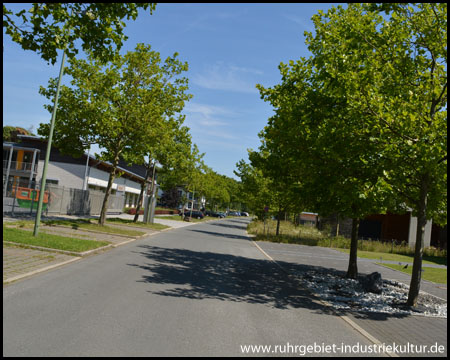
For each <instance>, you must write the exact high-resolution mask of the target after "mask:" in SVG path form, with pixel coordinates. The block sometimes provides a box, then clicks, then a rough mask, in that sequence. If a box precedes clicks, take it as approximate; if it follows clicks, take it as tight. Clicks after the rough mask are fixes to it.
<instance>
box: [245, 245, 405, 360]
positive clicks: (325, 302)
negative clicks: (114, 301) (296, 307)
mask: <svg viewBox="0 0 450 360" xmlns="http://www.w3.org/2000/svg"><path fill="white" fill-rule="evenodd" d="M252 243H253V244H254V245H255V246H256V247H257V248H258V249H259V250H260V251H261V252H262V253H263V254H264V255H265V256H266V257H267V258H268V259H269V260H270V261H272V262H273V263H274V264H276V265H277V266H278V267H279V268H280V269H281V270H283V272H285V273H286V274H288V276H290V274H289V273H288V272H287V271H286V270H285V269H283V267H282V266H281V265H280V264H278V263H277V262H276V261H275V260H274V259H273V258H272V257H271V256H270V255H269V254H267V253H266V252H265V251H264V250H263V249H262V248H261V247H260V246H259V245H258V244H257V243H256V242H254V241H253V240H252ZM290 277H291V276H290ZM291 278H292V277H291ZM292 279H293V280H296V279H295V278H292ZM300 287H301V288H302V289H304V290H306V291H309V292H310V293H312V294H313V295H314V296H315V297H316V298H317V300H318V301H319V302H320V303H321V304H322V305H324V306H326V307H329V308H330V309H331V310H332V311H333V313H334V314H335V315H337V316H339V317H340V318H341V319H342V320H344V321H345V322H346V323H347V324H348V325H350V326H351V327H352V328H353V329H354V330H356V331H357V332H359V333H360V334H361V335H363V336H364V337H366V338H367V339H368V340H369V341H371V342H373V343H374V344H375V345H378V346H381V345H382V342H381V341H379V340H378V339H377V338H376V337H374V336H373V335H371V334H369V333H368V332H367V331H366V330H364V329H363V328H361V327H360V326H359V325H358V324H356V323H355V322H354V321H353V320H351V319H350V318H349V317H347V316H346V315H341V314H339V313H338V312H337V311H336V310H335V309H334V307H333V306H332V305H331V304H330V303H329V302H328V301H326V300H323V299H322V298H321V297H320V296H319V295H318V294H316V293H315V292H314V291H312V290H311V289H308V288H304V287H303V286H301V285H300ZM386 355H387V356H390V357H399V355H397V354H394V353H387V354H386Z"/></svg>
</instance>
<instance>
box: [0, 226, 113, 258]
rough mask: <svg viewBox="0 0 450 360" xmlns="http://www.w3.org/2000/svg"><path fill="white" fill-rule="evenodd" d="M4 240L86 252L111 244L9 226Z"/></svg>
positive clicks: (5, 228)
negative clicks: (34, 233)
mask: <svg viewBox="0 0 450 360" xmlns="http://www.w3.org/2000/svg"><path fill="white" fill-rule="evenodd" d="M3 240H4V241H10V242H14V243H18V244H24V245H34V246H42V247H46V248H50V249H58V250H65V251H74V252H84V251H88V250H92V249H97V248H99V247H102V246H106V245H108V244H110V243H109V242H107V241H94V240H83V239H75V238H71V237H64V236H59V235H53V234H46V233H43V232H40V233H38V236H36V237H35V236H33V233H32V232H31V231H27V230H21V229H12V228H7V227H3Z"/></svg>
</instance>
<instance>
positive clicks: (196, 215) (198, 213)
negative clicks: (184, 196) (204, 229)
mask: <svg viewBox="0 0 450 360" xmlns="http://www.w3.org/2000/svg"><path fill="white" fill-rule="evenodd" d="M184 216H188V217H193V218H194V219H203V218H204V217H205V215H204V214H203V213H202V212H201V211H199V210H192V211H191V210H184Z"/></svg>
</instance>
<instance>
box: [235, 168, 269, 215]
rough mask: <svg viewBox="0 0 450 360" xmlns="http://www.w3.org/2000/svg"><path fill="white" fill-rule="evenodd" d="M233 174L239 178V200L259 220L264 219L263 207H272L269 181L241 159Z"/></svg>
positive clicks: (258, 170)
mask: <svg viewBox="0 0 450 360" xmlns="http://www.w3.org/2000/svg"><path fill="white" fill-rule="evenodd" d="M234 174H235V175H236V176H237V177H239V178H240V180H241V181H240V192H239V197H240V199H241V200H242V201H243V202H244V203H245V204H246V205H247V207H248V208H249V209H251V211H252V212H253V213H255V214H256V216H257V217H258V218H259V219H264V216H265V212H264V208H265V207H269V208H271V207H272V204H273V201H274V200H273V192H272V191H271V190H270V187H271V180H270V179H269V178H267V177H265V176H264V175H263V173H262V171H261V170H260V169H258V168H256V167H254V166H252V164H249V163H246V162H245V161H244V160H243V159H241V160H240V161H239V162H238V163H236V170H235V171H234Z"/></svg>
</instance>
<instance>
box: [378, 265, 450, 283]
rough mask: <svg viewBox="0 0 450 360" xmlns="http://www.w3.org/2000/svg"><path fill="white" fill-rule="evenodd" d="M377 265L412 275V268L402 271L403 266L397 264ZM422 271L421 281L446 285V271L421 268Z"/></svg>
mask: <svg viewBox="0 0 450 360" xmlns="http://www.w3.org/2000/svg"><path fill="white" fill-rule="evenodd" d="M377 264H379V263H377ZM379 265H383V266H387V267H389V268H391V269H394V270H399V271H401V272H404V273H406V274H409V275H411V274H412V266H408V268H406V269H404V268H403V265H397V264H379ZM422 270H424V271H423V272H422V279H424V280H428V281H431V282H435V283H438V284H447V269H441V268H432V267H426V266H423V267H422Z"/></svg>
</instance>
